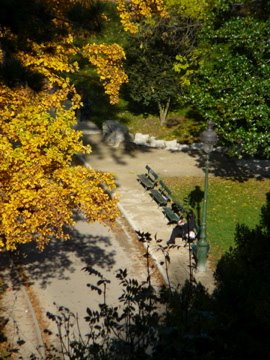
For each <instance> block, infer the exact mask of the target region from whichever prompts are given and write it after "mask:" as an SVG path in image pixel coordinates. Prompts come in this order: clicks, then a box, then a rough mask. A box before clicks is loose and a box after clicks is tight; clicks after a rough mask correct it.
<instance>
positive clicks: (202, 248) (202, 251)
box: [196, 154, 209, 271]
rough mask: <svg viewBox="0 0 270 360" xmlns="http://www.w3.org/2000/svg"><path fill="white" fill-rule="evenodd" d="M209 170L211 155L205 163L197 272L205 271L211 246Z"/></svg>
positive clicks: (207, 156) (207, 155)
mask: <svg viewBox="0 0 270 360" xmlns="http://www.w3.org/2000/svg"><path fill="white" fill-rule="evenodd" d="M208 168H209V154H206V162H205V171H204V173H205V177H204V197H203V207H202V222H201V229H200V236H199V240H198V243H197V250H196V256H197V271H205V268H206V260H207V255H208V251H209V244H208V242H207V238H206V220H207V201H208Z"/></svg>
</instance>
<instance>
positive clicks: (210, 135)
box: [200, 121, 218, 154]
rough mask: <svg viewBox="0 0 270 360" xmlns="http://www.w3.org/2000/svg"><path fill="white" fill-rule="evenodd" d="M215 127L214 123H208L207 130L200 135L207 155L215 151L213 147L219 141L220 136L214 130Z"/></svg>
mask: <svg viewBox="0 0 270 360" xmlns="http://www.w3.org/2000/svg"><path fill="white" fill-rule="evenodd" d="M214 125H215V124H214V123H213V122H212V121H208V127H207V129H206V130H204V131H203V132H202V133H201V135H200V140H201V142H202V143H203V149H204V151H205V152H206V154H209V153H210V152H211V151H213V147H214V145H216V143H217V141H218V136H217V134H216V132H215V130H214V129H213V126H214Z"/></svg>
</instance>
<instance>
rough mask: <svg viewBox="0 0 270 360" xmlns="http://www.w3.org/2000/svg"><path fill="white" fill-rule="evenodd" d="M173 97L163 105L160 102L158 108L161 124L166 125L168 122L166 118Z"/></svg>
mask: <svg viewBox="0 0 270 360" xmlns="http://www.w3.org/2000/svg"><path fill="white" fill-rule="evenodd" d="M170 102H171V99H170V98H169V99H168V101H167V102H166V104H165V105H162V104H161V103H158V109H159V120H160V125H161V126H164V125H165V124H166V119H167V115H168V111H169V107H170Z"/></svg>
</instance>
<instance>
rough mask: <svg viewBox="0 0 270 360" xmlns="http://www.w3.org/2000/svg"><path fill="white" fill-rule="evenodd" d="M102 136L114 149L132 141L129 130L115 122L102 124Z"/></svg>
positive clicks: (110, 121)
mask: <svg viewBox="0 0 270 360" xmlns="http://www.w3.org/2000/svg"><path fill="white" fill-rule="evenodd" d="M102 134H103V139H104V141H105V142H106V143H107V144H108V145H110V146H112V147H118V146H119V145H120V144H121V143H123V142H130V141H131V136H130V135H129V132H128V128H127V127H126V126H125V125H123V124H120V123H119V122H118V121H115V120H107V121H105V122H104V123H103V124H102Z"/></svg>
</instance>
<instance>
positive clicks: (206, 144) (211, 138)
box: [196, 121, 218, 271]
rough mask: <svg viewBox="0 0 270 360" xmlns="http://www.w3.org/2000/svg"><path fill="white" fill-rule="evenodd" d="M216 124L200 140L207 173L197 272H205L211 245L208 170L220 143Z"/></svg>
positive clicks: (197, 255) (212, 124) (209, 123)
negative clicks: (207, 229) (207, 221)
mask: <svg viewBox="0 0 270 360" xmlns="http://www.w3.org/2000/svg"><path fill="white" fill-rule="evenodd" d="M213 126H214V123H213V122H211V121H209V122H208V127H207V129H206V130H204V131H203V132H202V133H201V135H200V139H201V142H202V143H203V150H204V152H205V153H206V161H205V171H204V174H205V176H204V197H203V206H202V220H201V228H200V235H199V240H198V243H197V247H196V258H197V271H205V268H206V260H207V255H208V251H209V243H208V241H207V237H206V219H207V201H208V168H209V156H210V153H211V152H212V151H213V147H214V145H215V144H216V143H217V141H218V136H217V134H216V132H215V131H214V130H213Z"/></svg>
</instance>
